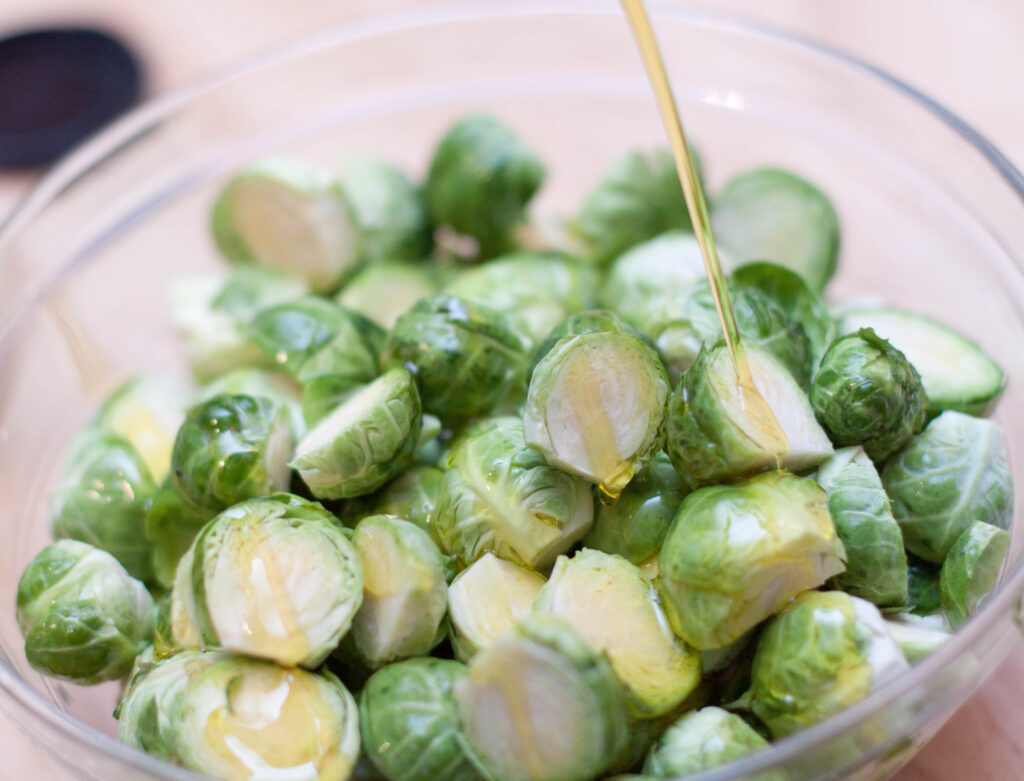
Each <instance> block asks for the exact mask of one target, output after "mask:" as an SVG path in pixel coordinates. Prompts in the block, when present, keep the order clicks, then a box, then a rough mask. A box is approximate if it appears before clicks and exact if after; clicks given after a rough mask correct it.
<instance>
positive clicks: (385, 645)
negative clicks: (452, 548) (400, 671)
mask: <svg viewBox="0 0 1024 781" xmlns="http://www.w3.org/2000/svg"><path fill="white" fill-rule="evenodd" d="M352 544H353V545H354V546H355V548H356V550H357V551H358V552H359V558H360V559H361V560H362V562H363V577H364V581H363V603H362V605H361V606H360V608H359V612H358V613H356V615H355V618H353V619H352V630H351V632H350V633H349V635H348V637H347V638H346V643H348V642H351V644H352V647H353V648H354V650H355V652H356V653H357V654H358V656H359V658H360V660H361V661H363V663H365V664H366V665H367V666H368V667H370V668H371V669H376V668H378V667H382V666H383V665H385V664H387V663H388V662H393V661H395V660H396V659H406V658H408V657H410V656H420V655H425V654H428V653H430V649H432V648H433V647H434V646H435V645H437V642H438V638H439V634H438V633H439V630H440V627H441V620H442V619H443V618H444V615H445V612H446V611H447V609H448V604H447V596H448V589H447V583H446V582H445V567H444V558H443V557H442V556H441V551H439V550H438V549H437V545H435V544H434V541H433V540H431V539H430V536H429V535H428V534H427V533H426V532H425V531H423V530H422V529H421V528H419V527H418V526H416V525H415V524H412V523H409V522H408V521H404V520H401V519H399V518H391V517H389V516H387V515H372V516H370V517H369V518H364V519H363V520H361V521H360V522H359V524H358V525H357V526H356V531H355V534H354V535H353V536H352Z"/></svg>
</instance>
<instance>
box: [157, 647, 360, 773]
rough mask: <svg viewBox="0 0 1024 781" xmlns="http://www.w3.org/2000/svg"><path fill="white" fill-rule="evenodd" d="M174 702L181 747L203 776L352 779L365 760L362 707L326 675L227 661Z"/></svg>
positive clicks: (239, 659) (202, 675) (183, 757)
mask: <svg viewBox="0 0 1024 781" xmlns="http://www.w3.org/2000/svg"><path fill="white" fill-rule="evenodd" d="M170 661H173V660H168V662H170ZM165 664H166V662H165ZM175 702H176V703H177V705H178V707H176V708H174V710H173V713H172V722H173V725H174V726H173V729H174V740H173V744H174V747H175V749H176V750H177V753H178V756H179V757H180V758H181V762H182V764H183V765H185V767H187V768H189V769H191V770H195V771H196V772H198V773H202V774H204V775H210V776H214V777H216V778H230V779H246V780H247V781H261V780H262V779H269V778H296V779H297V778H303V779H305V778H309V779H314V778H315V779H323V781H327V780H328V779H329V780H330V781H345V779H347V778H348V777H349V776H350V774H351V771H352V767H353V766H354V765H355V763H356V758H357V757H358V755H359V711H358V707H357V706H356V702H355V700H354V699H353V698H352V695H351V694H349V692H348V690H347V689H346V688H345V687H344V685H343V684H342V683H341V681H339V680H338V679H337V678H335V677H334V675H332V674H331V673H329V672H327V671H324V672H322V673H319V674H314V673H311V672H306V671H305V670H300V669H296V668H291V667H279V666H277V665H276V664H273V663H272V662H265V661H260V660H256V659H245V658H242V657H232V658H226V659H220V660H217V661H215V662H213V663H212V664H210V665H208V666H207V667H205V668H204V669H202V670H200V671H199V673H198V674H197V675H195V677H193V678H191V680H189V682H188V683H187V684H186V686H185V690H184V692H182V693H181V694H180V695H179V696H178V697H176V698H175Z"/></svg>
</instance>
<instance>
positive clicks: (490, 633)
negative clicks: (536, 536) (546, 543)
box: [448, 553, 544, 662]
mask: <svg viewBox="0 0 1024 781" xmlns="http://www.w3.org/2000/svg"><path fill="white" fill-rule="evenodd" d="M543 586H544V576H543V575H541V574H540V573H539V572H536V571H534V570H532V569H528V568H526V567H521V566H519V565H518V564H512V563H511V562H508V561H505V560H504V559H499V558H498V557H497V556H495V555H494V554H493V553H485V554H484V555H483V556H481V557H480V558H479V559H477V560H476V561H475V562H473V563H472V564H470V565H469V566H468V567H466V569H464V570H463V571H462V572H460V573H459V574H458V575H456V576H455V579H454V580H453V581H452V582H451V585H450V586H448V614H449V616H450V617H451V638H452V648H453V650H454V651H455V656H456V658H457V659H460V660H461V661H464V662H468V661H469V660H470V659H472V658H473V656H475V655H476V654H477V652H478V651H480V650H482V649H484V648H487V647H489V646H490V645H491V644H492V643H493V642H494V641H495V640H497V639H498V638H499V637H501V635H503V634H505V633H506V632H508V631H510V630H512V629H514V628H515V626H516V625H517V624H518V623H519V622H520V621H524V620H525V619H526V618H527V617H529V615H530V613H531V612H532V610H533V602H534V600H535V599H536V598H537V594H538V593H539V592H540V590H541V588H542V587H543Z"/></svg>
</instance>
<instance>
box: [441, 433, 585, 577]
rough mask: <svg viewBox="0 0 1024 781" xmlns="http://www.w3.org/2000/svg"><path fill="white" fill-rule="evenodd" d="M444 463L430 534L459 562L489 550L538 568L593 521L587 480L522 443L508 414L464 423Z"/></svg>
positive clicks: (521, 435) (572, 541)
mask: <svg viewBox="0 0 1024 781" xmlns="http://www.w3.org/2000/svg"><path fill="white" fill-rule="evenodd" d="M447 467H448V469H447V471H446V472H445V476H444V481H443V482H442V485H441V493H440V496H439V498H438V501H437V505H436V509H435V512H436V516H435V520H434V535H435V538H436V539H437V542H438V544H439V545H440V546H441V549H442V550H443V551H445V552H446V553H449V554H451V555H453V556H454V557H455V558H456V559H457V560H458V562H459V564H460V565H461V566H462V567H466V566H469V565H470V564H472V563H473V562H474V561H476V560H477V559H479V558H480V557H481V556H483V555H484V554H485V553H487V552H488V551H490V552H492V553H494V554H495V555H497V556H499V557H501V558H504V559H507V560H509V561H512V562H514V563H517V564H525V565H526V566H529V567H532V568H534V569H544V568H546V567H548V566H550V565H551V563H552V562H553V561H554V560H555V557H556V556H558V555H559V554H560V553H564V552H565V551H567V550H568V549H569V548H571V547H572V546H573V544H574V543H575V542H576V541H577V540H579V539H580V538H581V537H582V536H583V535H584V534H585V533H586V531H587V529H588V528H589V527H590V524H591V522H592V520H593V500H592V499H591V496H590V488H589V486H588V485H587V484H586V483H585V482H584V481H583V480H581V479H579V478H577V477H573V476H571V475H567V474H565V473H564V472H562V471H561V470H559V469H556V468H554V467H552V466H549V465H548V463H547V462H546V461H545V459H544V457H543V456H542V455H541V454H540V453H538V452H537V451H536V450H534V449H533V448H530V447H527V446H526V443H525V441H524V439H523V428H522V423H521V422H520V421H519V420H517V419H516V418H507V417H506V418H493V419H491V420H487V421H483V422H481V423H479V424H477V425H476V426H474V427H473V428H471V429H470V430H469V431H467V432H466V433H465V434H463V436H462V437H460V438H459V440H458V441H457V442H456V443H455V445H453V447H452V449H451V452H450V453H449V454H448V459H447Z"/></svg>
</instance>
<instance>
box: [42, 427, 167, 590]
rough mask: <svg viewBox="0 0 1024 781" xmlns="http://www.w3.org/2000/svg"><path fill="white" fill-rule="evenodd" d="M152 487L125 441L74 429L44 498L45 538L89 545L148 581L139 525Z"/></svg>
mask: <svg viewBox="0 0 1024 781" xmlns="http://www.w3.org/2000/svg"><path fill="white" fill-rule="evenodd" d="M156 490H157V487H156V484H155V483H154V482H153V478H152V476H151V475H150V473H149V469H148V468H147V467H146V463H145V461H144V460H143V459H142V457H141V456H140V455H139V453H138V451H136V450H135V448H134V447H132V445H131V443H130V442H128V441H127V440H125V439H122V438H121V437H119V436H116V435H114V434H111V433H109V432H107V431H103V430H102V429H99V428H95V427H91V428H87V429H85V430H83V431H80V432H79V433H78V434H76V435H75V437H74V438H73V439H72V440H71V443H70V444H69V445H68V452H67V454H66V455H65V457H64V464H63V466H62V467H61V472H60V475H59V477H58V478H57V485H56V487H55V488H54V490H53V492H52V493H51V494H50V518H49V522H50V534H51V535H52V536H53V538H54V539H61V538H65V537H67V538H70V539H72V540H80V541H82V542H87V543H89V544H90V545H95V546H96V547H97V548H99V549H101V550H105V551H107V552H108V553H110V554H111V555H112V556H113V557H114V558H115V559H117V560H118V561H119V562H121V564H122V565H123V566H124V568H125V569H126V570H128V573H129V574H130V575H132V576H133V577H136V578H138V579H139V580H142V581H150V580H152V578H153V562H152V559H151V555H150V550H149V546H148V545H147V544H146V537H145V534H144V533H143V522H144V519H145V517H146V513H147V512H148V510H149V507H150V505H151V504H152V502H153V497H154V496H155V494H156Z"/></svg>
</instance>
